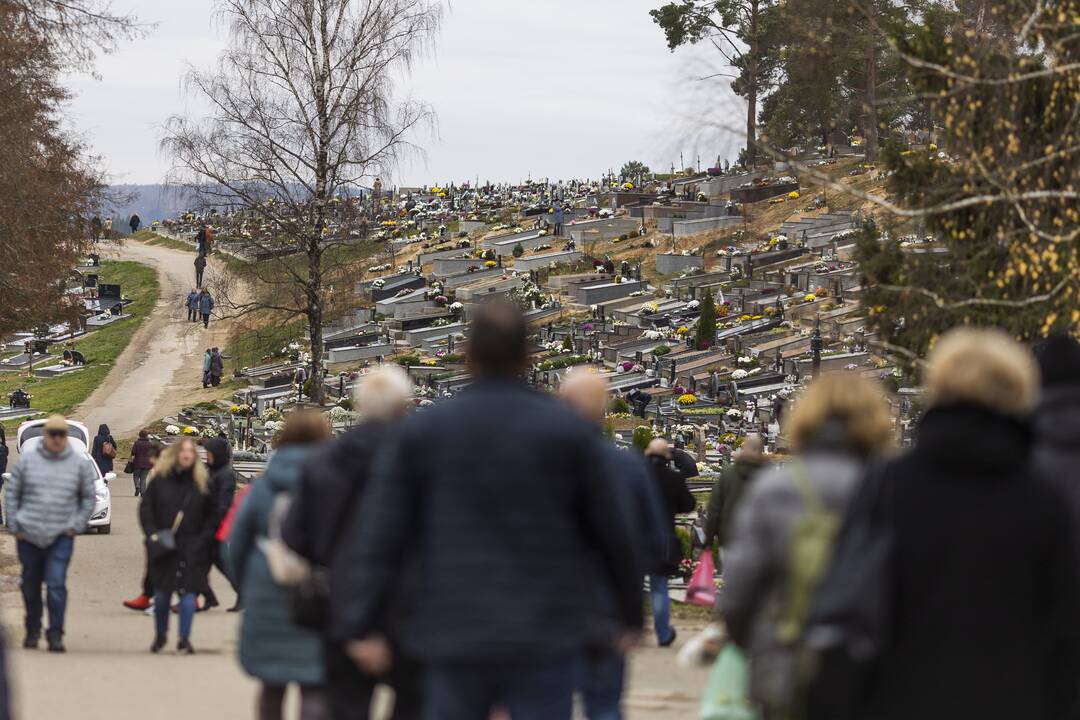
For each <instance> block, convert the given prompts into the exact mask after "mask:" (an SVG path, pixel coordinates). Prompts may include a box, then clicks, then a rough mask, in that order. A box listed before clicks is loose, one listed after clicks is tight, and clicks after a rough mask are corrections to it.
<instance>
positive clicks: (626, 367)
mask: <svg viewBox="0 0 1080 720" xmlns="http://www.w3.org/2000/svg"><path fill="white" fill-rule="evenodd" d="M620 367H621V368H622V369H623V372H630V371H631V370H633V369H634V363H632V362H630V361H629V360H627V361H625V362H624V363H623V364H622V365H620Z"/></svg>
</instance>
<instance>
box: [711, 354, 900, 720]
mask: <svg viewBox="0 0 1080 720" xmlns="http://www.w3.org/2000/svg"><path fill="white" fill-rule="evenodd" d="M785 431H786V435H787V439H788V442H789V444H790V445H791V448H792V450H793V451H795V453H797V457H795V458H794V459H792V460H791V461H789V462H788V463H786V464H785V465H783V466H781V467H778V468H775V469H772V470H768V471H764V472H763V473H762V474H761V475H760V477H758V479H756V480H755V481H754V482H753V483H752V484H751V485H750V486H749V488H748V489H747V490H746V491H745V493H744V495H743V497H742V499H741V501H740V504H739V507H738V508H736V509H735V523H734V527H733V529H732V533H731V539H730V541H729V542H728V544H727V546H726V547H725V554H724V586H723V592H722V594H721V596H720V600H719V607H718V609H719V611H720V614H721V615H722V616H723V618H724V621H725V623H726V624H727V630H728V633H729V635H730V636H731V638H732V640H733V641H734V642H735V643H737V644H738V645H739V646H740V647H742V648H743V649H745V650H746V652H747V655H748V659H749V663H750V692H751V696H752V697H753V699H754V701H755V702H756V703H757V704H759V705H760V706H761V708H762V710H763V712H764V715H765V718H766V719H769V718H776V717H786V716H788V715H790V714H791V712H792V709H793V703H795V702H796V699H795V693H796V687H795V682H796V679H797V678H796V668H795V662H796V657H797V640H798V637H797V633H798V627H799V623H800V622H802V621H805V613H806V611H808V609H809V607H808V605H809V599H810V598H809V593H808V592H807V591H808V590H810V591H812V589H813V588H806V587H805V584H800V583H797V582H794V581H793V580H792V578H791V577H790V571H791V569H792V568H791V567H790V557H791V555H792V544H793V543H794V542H796V541H797V540H798V537H797V534H798V533H799V532H800V528H801V524H802V522H803V520H804V518H806V517H807V516H808V515H809V514H810V513H811V512H816V513H818V514H819V516H820V514H824V515H825V516H827V517H831V518H833V520H834V521H835V523H836V525H839V520H840V519H841V518H842V517H843V515H844V512H845V511H846V509H847V506H848V503H849V502H850V500H851V498H852V496H853V495H854V494H855V491H856V489H857V488H858V486H859V483H860V481H861V480H862V477H863V475H864V470H865V468H866V464H867V462H868V460H870V459H871V458H872V457H874V456H875V455H879V454H881V453H882V452H884V451H885V450H886V449H887V448H888V447H889V445H890V443H891V442H892V439H893V430H892V423H891V422H890V415H889V406H888V403H887V402H886V399H885V395H884V393H883V392H882V390H881V388H880V387H879V386H878V385H877V383H875V382H873V381H871V380H867V379H866V378H864V377H862V376H860V375H857V374H854V373H847V372H845V373H841V374H829V375H823V376H821V377H820V378H817V379H815V380H814V381H813V382H811V383H810V385H809V386H808V387H807V388H806V390H805V392H803V394H802V395H801V396H800V397H799V399H798V400H797V401H796V403H795V406H794V408H793V409H792V410H791V412H790V414H789V417H788V420H787V424H786V428H785Z"/></svg>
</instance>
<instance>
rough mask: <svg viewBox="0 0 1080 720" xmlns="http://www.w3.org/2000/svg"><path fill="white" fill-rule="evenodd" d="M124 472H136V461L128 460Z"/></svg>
mask: <svg viewBox="0 0 1080 720" xmlns="http://www.w3.org/2000/svg"><path fill="white" fill-rule="evenodd" d="M124 472H125V473H126V474H128V475H132V474H134V473H135V461H134V460H128V461H127V463H126V464H125V465H124Z"/></svg>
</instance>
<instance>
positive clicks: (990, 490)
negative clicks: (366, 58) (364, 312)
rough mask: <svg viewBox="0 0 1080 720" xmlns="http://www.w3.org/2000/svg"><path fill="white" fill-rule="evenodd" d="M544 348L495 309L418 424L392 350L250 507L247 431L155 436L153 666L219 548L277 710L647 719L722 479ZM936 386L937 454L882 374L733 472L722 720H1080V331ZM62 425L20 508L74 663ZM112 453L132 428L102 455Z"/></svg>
mask: <svg viewBox="0 0 1080 720" xmlns="http://www.w3.org/2000/svg"><path fill="white" fill-rule="evenodd" d="M528 357H529V356H528V330H527V328H526V325H525V322H524V319H523V318H522V316H521V315H520V313H519V312H518V311H517V310H516V309H515V308H513V307H511V306H508V305H502V304H499V303H492V304H486V305H484V306H482V307H480V308H478V309H477V311H476V312H475V314H474V316H473V318H472V330H471V334H470V341H469V350H468V363H469V369H470V372H471V373H472V375H473V377H474V383H473V384H472V386H470V387H469V388H468V389H466V390H465V391H463V392H461V393H460V394H459V395H457V396H456V397H454V398H452V399H449V400H446V401H444V402H441V403H438V404H436V405H434V406H432V407H428V408H425V409H424V411H422V412H416V413H410V412H408V409H409V408H410V407H411V406H412V399H413V388H412V383H411V381H410V380H409V378H408V376H407V375H406V374H405V373H404V371H402V370H401V369H399V368H397V367H396V366H392V365H385V366H381V367H379V368H378V369H376V370H373V371H372V372H370V373H368V374H366V375H364V376H363V377H362V378H361V379H360V381H359V383H358V384H357V388H356V396H355V398H354V404H355V407H356V408H357V410H358V413H359V422H358V424H357V425H356V426H355V427H353V428H351V429H350V430H349V431H347V432H346V433H345V434H344V435H342V436H340V437H337V438H333V437H332V435H331V432H330V428H329V426H328V424H327V421H326V419H325V416H324V415H323V414H321V413H318V412H315V411H309V410H295V411H293V412H292V413H290V414H289V415H288V417H287V419H286V422H285V425H284V429H283V430H282V431H281V432H280V434H279V436H278V437H277V438H276V442H275V451H274V453H273V454H272V456H271V458H270V460H269V463H268V465H267V467H266V470H265V473H264V474H263V475H262V476H261V477H260V478H258V479H257V480H256V481H255V482H254V483H253V484H252V485H251V486H250V492H247V493H246V495H245V494H242V493H238V492H237V484H236V475H235V472H234V471H233V470H232V468H231V465H230V464H229V456H230V452H229V447H228V444H227V443H226V442H225V440H224V439H220V438H213V439H210V440H207V441H204V443H203V449H204V450H205V454H206V460H205V462H203V461H202V460H200V458H199V448H198V447H197V446H196V444H195V442H194V441H192V440H191V439H190V438H181V439H180V440H178V441H177V442H175V443H173V444H172V445H170V446H168V447H160V446H156V447H155V446H154V444H153V443H152V442H151V441H150V440H149V438H148V437H147V436H146V435H145V434H142V435H141V436H140V439H139V440H138V441H136V445H135V447H134V448H133V450H132V454H131V458H130V461H129V465H130V466H131V468H132V471H133V475H134V477H135V480H134V482H135V490H136V493H137V494H139V495H141V504H140V509H139V519H140V523H141V526H142V529H143V531H144V535H145V540H146V554H147V572H146V580H145V587H144V589H143V593H142V596H141V597H140V598H137V599H136V600H135V601H129V603H128V606H129V607H133V608H134V609H139V610H145V609H150V608H152V612H153V614H154V620H155V632H154V637H153V641H152V645H151V650H152V652H155V653H159V652H162V651H163V650H165V649H166V647H167V645H168V631H169V628H168V626H169V615H170V609H171V608H172V607H173V601H174V598H175V601H176V611H177V614H178V623H179V628H178V638H177V639H178V643H177V645H176V650H177V652H179V653H180V654H191V653H194V652H195V649H194V644H193V634H194V624H195V614H196V611H197V610H198V609H200V608H199V603H198V599H199V597H200V596H201V597H204V598H205V602H204V603H203V606H202V607H203V608H209V607H213V606H214V605H216V604H217V600H216V598H215V596H214V594H213V591H212V590H211V588H210V585H209V582H208V576H209V572H210V570H211V568H212V567H213V566H214V565H217V567H218V568H219V569H221V570H222V571H223V572H224V573H225V576H226V577H227V578H228V579H229V582H230V583H233V584H234V587H235V588H236V590H237V594H238V597H239V598H242V601H243V602H242V605H241V603H240V602H238V603H237V607H236V608H234V609H240V608H241V607H242V610H243V615H242V619H241V628H240V642H239V660H240V663H241V666H242V667H243V668H244V670H245V671H246V672H247V673H248V674H250V675H251V676H252V677H254V678H256V679H257V680H259V681H260V683H261V686H262V689H261V692H260V693H259V698H258V707H257V711H256V712H257V715H256V716H257V717H258V718H259V719H260V720H271V719H273V720H276V719H278V718H281V717H283V702H284V698H285V694H286V688H287V687H289V686H290V685H295V686H297V687H298V688H299V689H300V697H301V703H300V717H301V718H302V719H303V720H316V719H321V718H327V717H330V718H334V720H346V719H349V720H353V719H356V718H366V717H368V716H369V709H370V707H371V705H372V701H373V697H374V695H375V689H376V687H377V686H378V685H386V686H389V687H391V688H392V689H393V690H394V697H395V700H394V710H393V717H394V718H400V719H403V720H407V719H409V718H427V719H428V720H486V719H487V718H489V716H491V714H492V713H504V714H507V715H508V716H509V717H511V718H513V719H514V720H530V719H532V718H536V719H537V720H551V719H553V718H570V717H571V716H572V713H573V706H574V698H575V696H580V697H581V699H582V707H583V708H584V712H585V715H586V716H587V717H589V718H591V719H594V720H596V719H603V720H616V719H618V718H621V717H622V711H621V707H620V706H621V702H622V697H623V689H624V684H625V682H626V662H625V658H626V655H627V653H628V652H629V651H630V649H631V648H633V647H634V646H635V645H636V644H637V643H639V642H640V641H641V636H642V634H643V631H644V628H645V624H644V618H645V615H646V608H645V602H644V600H645V597H646V596H647V597H648V598H649V600H650V603H649V605H650V610H651V614H652V617H653V623H652V630H653V632H654V633H655V641H656V644H657V645H659V646H661V647H667V646H671V645H673V644H674V643H675V642H676V639H677V633H676V630H675V628H674V625H673V624H672V622H671V619H670V604H671V603H670V593H669V585H668V579H669V578H670V577H671V576H673V575H675V574H677V573H678V572H679V568H680V566H681V565H682V564H683V562H684V560H686V557H685V553H686V549H685V546H684V543H683V542H682V540H681V539H680V537H679V534H678V533H677V531H676V516H678V515H681V514H685V513H688V512H691V511H693V510H694V509H695V508H696V507H697V503H696V501H695V499H694V497H693V496H692V494H691V493H690V490H689V489H688V485H687V479H688V478H689V477H692V476H693V475H694V474H696V469H695V468H693V462H692V460H690V461H689V462H688V459H689V456H688V455H687V454H686V453H684V452H683V451H681V450H678V449H676V448H674V447H673V446H672V445H670V444H669V443H668V442H667V441H666V440H664V439H662V438H657V439H654V440H653V441H652V442H651V443H649V444H648V446H647V447H646V448H645V449H644V452H640V453H639V452H635V451H633V450H629V449H628V450H620V449H617V448H616V446H615V444H613V443H612V442H611V441H610V440H609V439H608V438H607V437H606V435H605V432H604V427H603V425H604V418H605V412H606V408H607V406H608V400H609V398H608V395H607V387H606V383H605V382H604V380H603V379H602V378H600V377H599V376H598V375H596V374H594V373H590V372H575V373H571V374H570V375H569V376H568V378H567V380H566V382H564V383H563V384H562V386H561V388H560V393H559V396H558V397H553V396H548V395H544V394H541V393H537V392H535V391H533V390H531V389H529V388H527V387H526V385H525V384H524V383H522V382H521V381H520V380H519V378H520V377H521V375H522V374H523V372H524V370H525V369H526V368H527V367H528ZM923 375H924V381H925V387H926V400H925V402H926V407H925V412H924V413H923V415H922V418H921V420H920V430H919V433H918V435H917V439H916V441H915V443H914V445H913V446H912V447H911V448H908V449H905V450H903V451H902V452H901V451H900V450H899V449H898V448H895V447H894V444H895V430H894V428H895V422H894V420H893V418H892V417H891V414H890V409H889V405H888V402H887V399H886V396H885V394H884V392H883V390H882V389H881V388H880V387H878V386H877V384H876V383H875V382H873V381H870V380H867V379H864V378H862V377H859V376H857V375H855V374H852V373H838V374H825V375H823V376H822V377H820V378H816V379H814V380H813V381H811V382H810V383H809V384H808V386H807V387H806V388H805V389H804V390H803V391H802V392H801V393H800V394H799V396H798V397H797V399H796V400H795V402H794V405H793V407H792V408H791V409H790V410H789V411H788V412H787V413H785V423H784V437H785V438H786V440H787V442H788V443H789V445H790V447H789V453H788V454H785V455H784V456H783V457H782V458H781V459H780V461H778V462H777V461H775V460H776V459H775V458H774V457H772V456H770V455H767V454H765V453H764V452H763V447H762V443H761V441H760V439H759V438H757V437H755V436H749V437H747V438H746V439H745V440H744V441H743V443H742V446H741V448H740V450H739V452H738V453H737V454H736V456H735V458H734V462H733V463H731V464H730V465H728V466H727V467H726V468H725V469H724V472H723V474H722V475H721V476H720V477H719V479H718V480H717V482H716V484H715V487H714V488H713V491H712V494H711V496H710V497H709V501H708V505H707V512H706V517H705V523H704V527H703V533H702V536H703V538H704V542H703V543H702V544H703V545H704V549H703V550H702V555H701V557H700V559H702V560H704V559H705V558H706V556H708V557H709V558H711V557H712V556H713V555H714V554H715V557H716V560H717V563H718V568H719V570H720V575H721V579H722V583H721V587H720V590H719V592H718V593H717V603H716V612H717V616H718V621H719V622H721V623H722V625H723V629H724V630H723V631H722V632H715V633H714V634H713V635H711V637H714V638H721V639H726V645H723V641H722V642H721V644H717V645H716V646H715V647H713V648H712V654H711V655H710V657H712V656H713V655H718V656H719V657H718V659H717V660H716V664H715V667H714V669H713V674H712V678H711V679H710V683H709V685H708V687H707V688H706V697H705V698H704V701H703V708H706V707H708V708H711V710H709V711H708V712H706V711H705V710H703V714H702V717H703V718H706V719H707V720H716V719H717V718H719V717H744V718H755V717H759V718H762V719H763V720H774V719H780V720H786V719H789V718H809V719H812V720H817V719H819V718H820V719H822V720H825V719H829V720H847V719H849V718H850V719H855V718H858V719H859V720H893V719H896V720H899V719H900V718H912V717H919V718H929V719H930V720H933V719H935V718H941V719H942V720H945V719H946V718H948V719H949V720H955V718H958V717H975V716H978V717H989V718H1001V720H1005V719H1006V718H1010V719H1011V718H1015V717H1029V718H1045V719H1046V720H1058V719H1060V718H1069V717H1076V716H1077V710H1078V707H1080V706H1078V700H1080V697H1078V693H1080V683H1078V682H1077V680H1078V678H1080V623H1078V621H1077V619H1076V613H1075V607H1076V604H1077V602H1078V601H1080V546H1078V545H1077V540H1078V537H1077V533H1076V529H1077V527H1080V490H1078V487H1080V477H1077V474H1078V468H1080V464H1078V463H1077V460H1080V457H1078V455H1080V424H1078V423H1080V345H1078V344H1077V343H1076V342H1075V341H1074V340H1072V339H1069V338H1053V339H1051V340H1050V341H1047V342H1046V343H1044V344H1043V345H1041V346H1039V347H1038V348H1037V352H1036V353H1035V354H1034V355H1033V354H1032V353H1031V352H1030V351H1029V350H1028V349H1026V348H1024V347H1023V346H1021V345H1019V344H1018V343H1016V342H1014V341H1013V340H1011V339H1010V338H1008V337H1006V336H1004V335H1002V334H1000V333H997V332H995V331H991V330H973V329H964V330H958V331H954V332H953V333H950V334H948V335H946V336H945V337H943V338H942V339H941V340H940V341H939V342H938V343H937V345H936V347H935V349H934V351H933V353H932V355H931V357H930V358H929V359H928V361H927V364H926V367H925V368H924V371H923ZM1040 377H1041V388H1040ZM44 432H45V435H44V438H43V440H42V442H41V443H40V445H38V446H37V447H36V448H35V449H34V451H33V452H29V453H27V454H25V455H23V456H21V457H20V459H19V461H18V463H16V465H15V468H14V470H13V473H12V481H11V483H10V484H9V485H8V487H7V494H6V499H5V502H6V506H7V510H8V513H7V518H8V526H9V529H10V530H11V531H12V532H13V533H14V534H15V535H16V537H17V538H18V547H19V558H20V561H21V562H22V565H23V594H24V599H25V603H26V609H27V620H26V639H25V644H26V647H36V645H37V643H38V639H39V637H40V634H41V629H42V617H41V616H42V613H43V609H42V594H41V586H42V584H43V583H44V584H45V585H46V586H47V588H48V592H47V594H46V597H47V607H48V611H49V632H48V634H47V638H48V641H49V648H50V649H51V650H57V651H60V650H62V649H63V642H62V638H63V615H64V605H65V603H66V591H65V590H64V581H63V577H64V574H65V573H66V568H67V564H68V562H69V561H70V558H71V549H72V543H71V538H72V537H73V535H74V534H76V533H78V532H80V531H82V530H83V529H85V527H86V521H87V519H88V517H89V512H90V509H91V508H92V506H93V487H92V485H93V477H92V476H93V475H94V473H93V470H92V468H90V467H88V466H87V465H86V463H85V462H84V463H82V464H81V465H80V463H79V462H76V461H75V460H74V459H73V458H72V454H71V453H70V451H69V450H68V449H66V443H67V439H66V433H67V426H66V424H65V423H64V421H63V419H62V418H60V419H58V418H53V419H50V421H49V423H48V424H47V425H46V427H45V431H44ZM99 440H100V442H99ZM106 445H112V446H113V447H114V448H115V442H114V441H113V440H112V437H111V435H109V431H108V428H107V427H104V426H103V427H102V428H101V430H100V431H99V433H98V436H97V437H96V438H95V440H94V448H95V454H94V459H95V461H97V462H99V464H100V463H101V462H104V460H105V458H104V456H103V454H102V453H99V452H97V450H98V449H99V446H100V448H104V447H105V446H106ZM99 455H101V456H102V457H101V459H100V460H99ZM155 455H156V456H157V457H156V459H155V458H154V456H155ZM108 462H109V464H110V466H111V458H110V459H108ZM46 479H47V481H46ZM710 580H711V579H710ZM646 583H647V585H648V588H649V590H648V593H645V592H643V587H644V586H645V584H646ZM721 645H722V647H721ZM740 678H743V679H740ZM732 683H735V685H734V686H733V685H732ZM740 683H741V685H740ZM720 687H722V688H723V692H720V691H718V689H717V688H720ZM733 687H734V688H735V690H734V691H733V690H732V688H733ZM718 708H719V709H718ZM710 713H712V714H710ZM725 713H726V714H725ZM740 713H741V714H740Z"/></svg>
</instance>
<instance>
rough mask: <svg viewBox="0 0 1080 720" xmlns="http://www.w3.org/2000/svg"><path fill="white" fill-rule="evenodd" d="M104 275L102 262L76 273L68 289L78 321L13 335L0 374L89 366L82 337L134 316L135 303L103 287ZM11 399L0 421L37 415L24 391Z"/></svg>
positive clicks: (46, 374) (54, 372)
mask: <svg viewBox="0 0 1080 720" xmlns="http://www.w3.org/2000/svg"><path fill="white" fill-rule="evenodd" d="M99 271H100V264H99V261H98V259H97V258H91V259H89V260H87V261H86V262H84V263H83V264H82V265H80V266H79V267H77V268H75V269H74V271H73V272H72V274H71V276H70V278H69V280H68V283H67V287H66V291H67V294H68V296H69V298H70V301H71V303H72V305H73V306H74V307H75V308H76V312H75V315H74V317H73V319H72V320H70V321H68V322H65V323H60V324H57V325H49V326H44V325H43V326H40V327H35V328H26V329H25V330H22V331H19V332H15V333H13V334H12V335H11V336H10V337H9V338H8V339H7V341H6V342H5V343H4V344H3V345H2V348H0V349H2V355H0V373H13V374H14V373H18V374H20V375H24V376H26V377H35V378H51V377H59V376H61V375H68V374H71V373H75V372H79V371H80V370H82V369H83V368H84V367H85V366H86V364H87V362H88V358H87V357H86V356H85V355H84V354H83V353H82V351H80V350H79V343H78V340H79V338H82V337H84V336H86V334H87V333H90V332H93V331H94V330H97V329H100V328H103V327H106V326H108V325H111V324H112V323H115V322H118V321H120V320H124V319H126V318H129V317H131V315H130V314H129V313H127V312H126V311H125V309H126V307H127V306H128V305H129V304H130V303H131V300H130V299H129V298H128V297H126V296H125V295H124V293H123V288H122V287H121V286H120V285H118V284H113V283H103V282H100V274H99ZM92 360H93V358H89V361H92ZM7 400H8V403H7V407H6V408H0V420H9V419H14V418H20V417H32V416H34V415H37V414H38V411H37V410H35V409H34V408H33V406H32V401H33V395H32V394H31V393H29V392H27V390H26V389H25V388H16V389H15V390H14V391H12V392H11V393H10V394H9V395H8V398H7Z"/></svg>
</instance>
